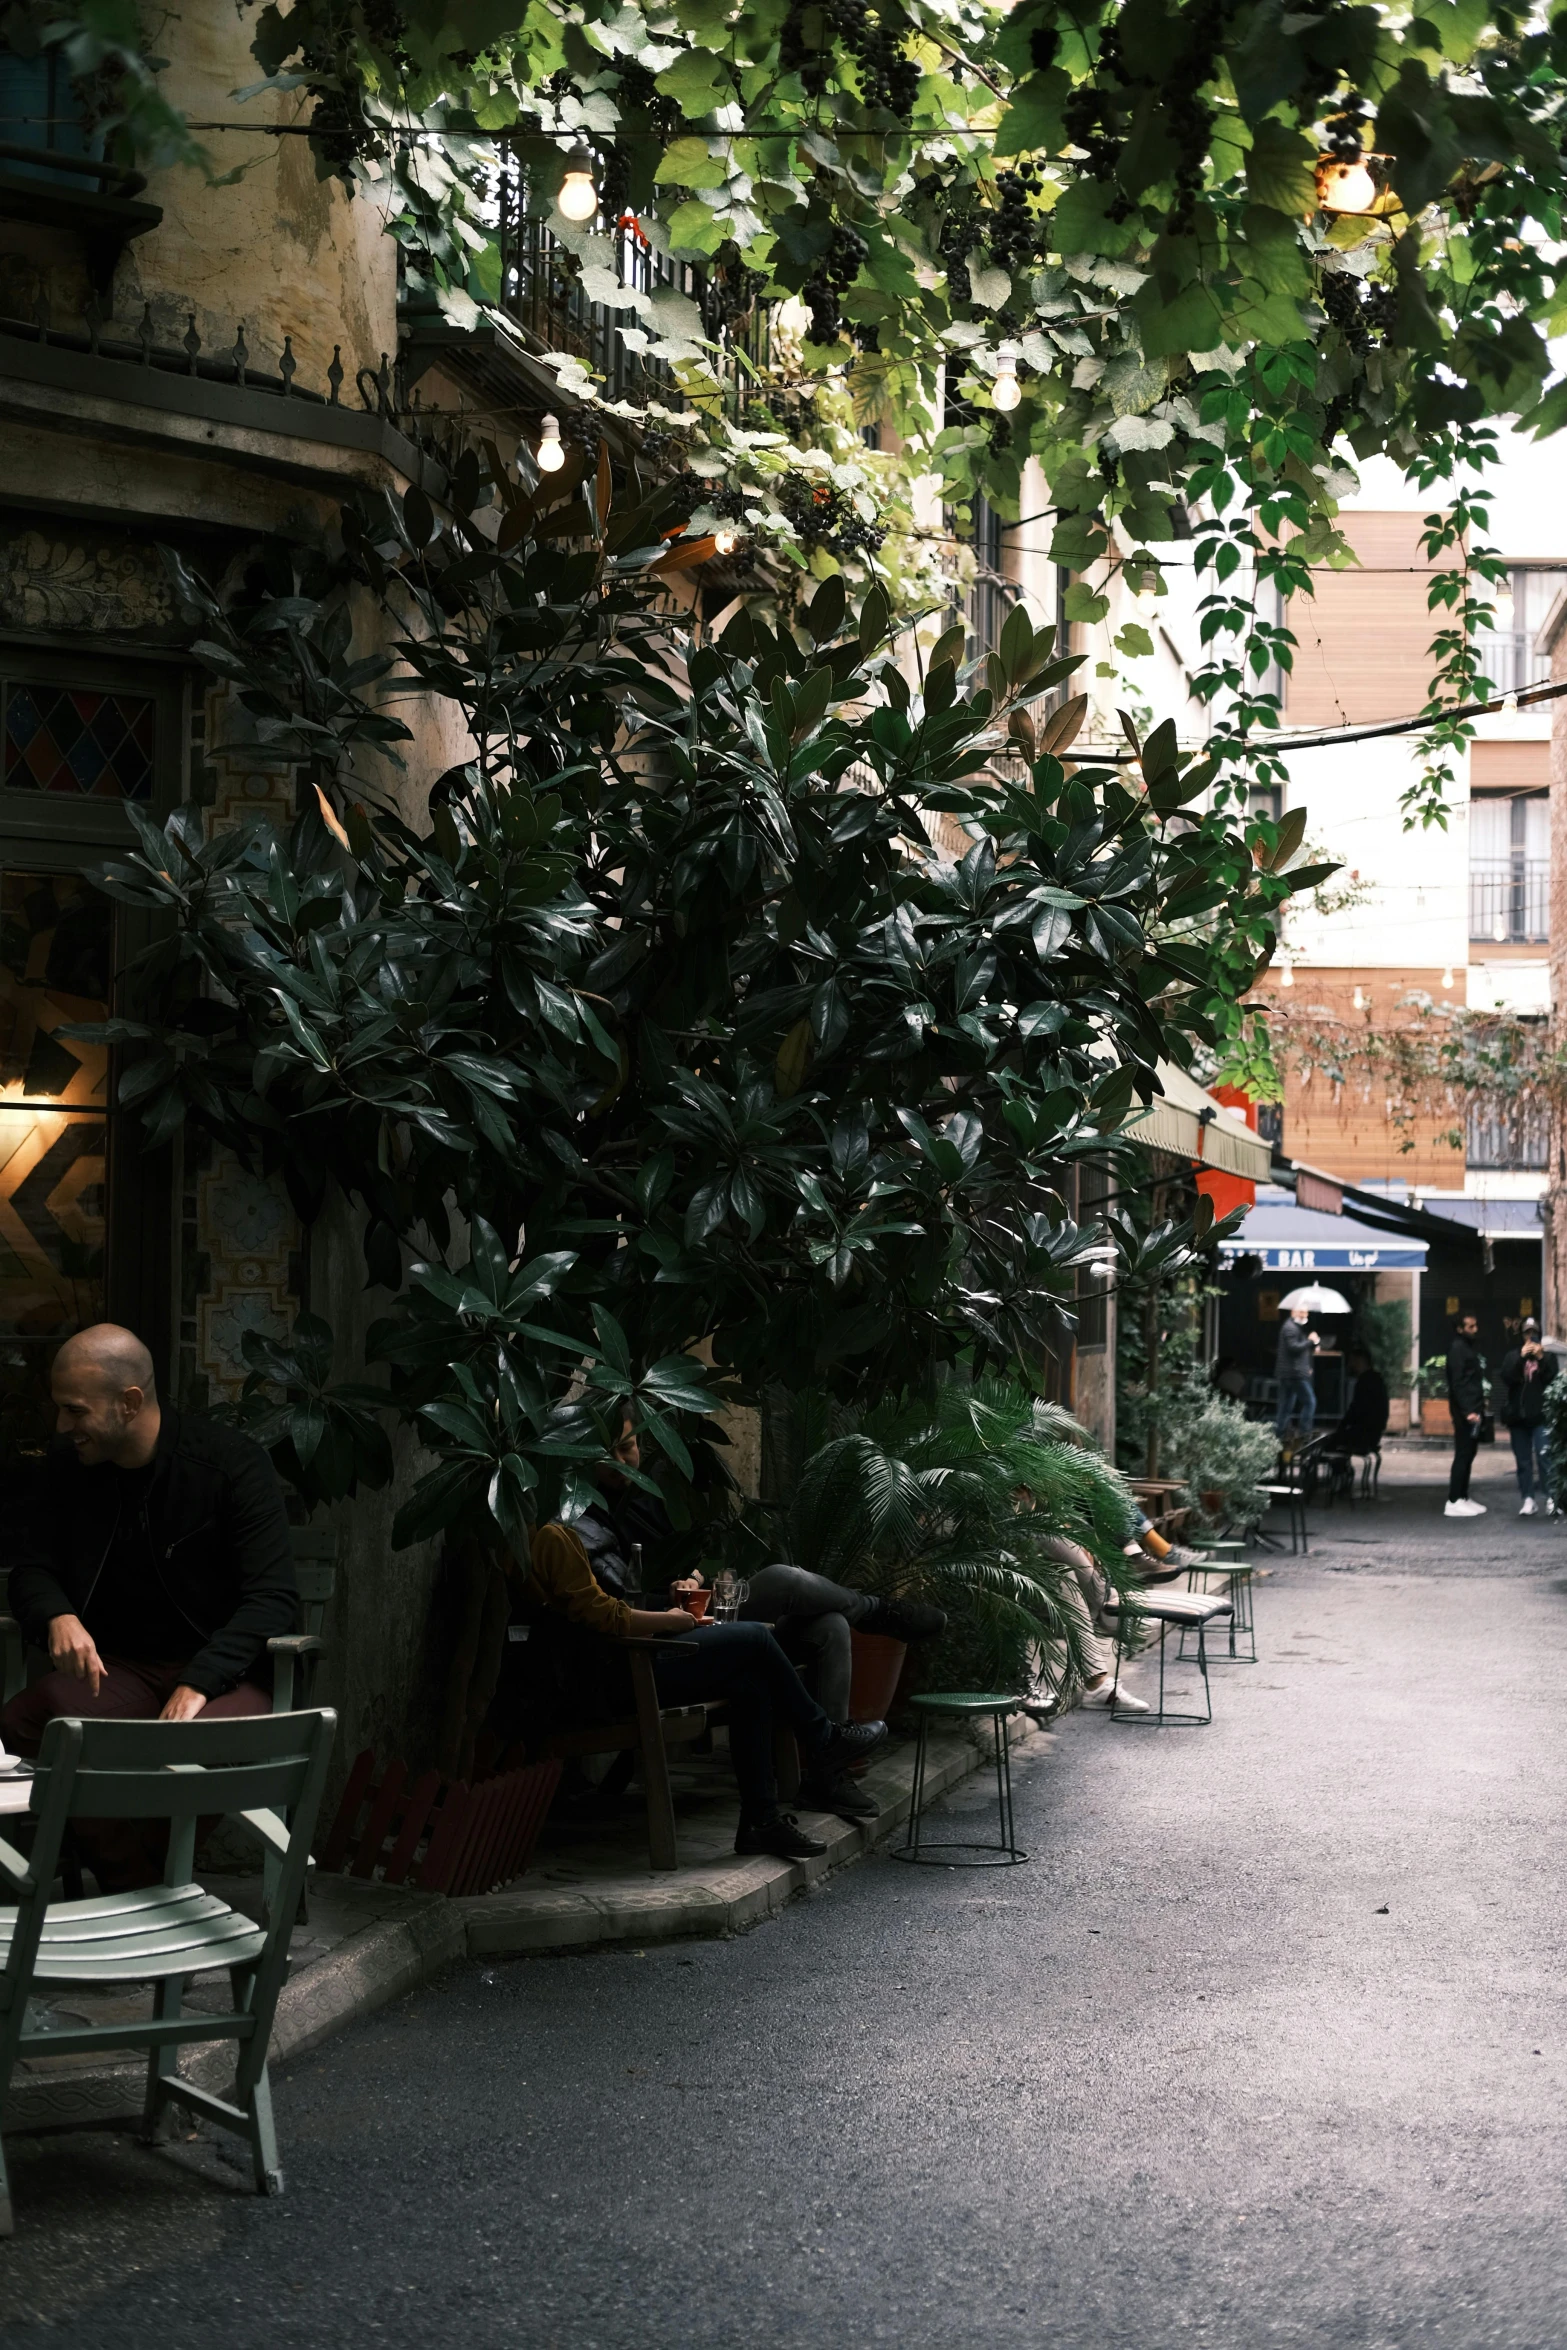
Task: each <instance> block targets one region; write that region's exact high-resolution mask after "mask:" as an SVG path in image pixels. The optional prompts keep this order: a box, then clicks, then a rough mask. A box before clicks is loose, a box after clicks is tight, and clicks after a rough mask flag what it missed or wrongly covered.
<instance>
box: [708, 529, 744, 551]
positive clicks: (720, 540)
mask: <svg viewBox="0 0 1567 2350" xmlns="http://www.w3.org/2000/svg"><path fill="white" fill-rule="evenodd" d="M739 544H740V533H739V532H738V531H737V530H730V529H729V528H728V526H727V525H725V526H724V527H723V528H721V529H719V530H715V531H714V533H713V552H714V554H715V555H732V554H733V553H734V551H735V549H736V547H738V545H739Z"/></svg>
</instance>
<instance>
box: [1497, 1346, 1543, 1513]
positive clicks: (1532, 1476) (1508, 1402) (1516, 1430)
mask: <svg viewBox="0 0 1567 2350" xmlns="http://www.w3.org/2000/svg"><path fill="white" fill-rule="evenodd" d="M1555 1376H1556V1357H1555V1356H1554V1355H1549V1354H1547V1353H1546V1351H1545V1349H1544V1347H1543V1346H1542V1345H1541V1344H1540V1325H1539V1323H1538V1322H1537V1321H1535V1319H1534V1317H1533V1316H1532V1315H1530V1317H1529V1318H1528V1320H1527V1321H1526V1322H1525V1323H1524V1326H1523V1335H1522V1338H1521V1340H1520V1343H1519V1344H1518V1345H1517V1346H1515V1347H1514V1348H1513V1350H1512V1352H1511V1353H1510V1354H1506V1355H1504V1356H1503V1357H1502V1372H1501V1378H1502V1417H1503V1419H1504V1420H1505V1421H1506V1422H1507V1433H1508V1435H1509V1436H1510V1437H1511V1439H1512V1447H1513V1461H1514V1465H1515V1466H1516V1468H1517V1471H1518V1491H1519V1493H1520V1494H1521V1496H1522V1507H1521V1508H1520V1509H1519V1512H1518V1515H1519V1516H1520V1518H1532V1517H1533V1516H1534V1514H1535V1512H1536V1510H1537V1509H1538V1507H1539V1504H1540V1502H1541V1501H1543V1502H1544V1504H1545V1514H1546V1516H1547V1517H1554V1516H1555V1514H1556V1505H1555V1503H1554V1502H1553V1501H1552V1500H1551V1496H1550V1481H1549V1478H1548V1476H1547V1474H1546V1444H1547V1437H1546V1427H1545V1391H1546V1389H1547V1388H1548V1387H1549V1386H1550V1384H1551V1381H1552V1380H1553V1379H1554V1378H1555ZM1537 1487H1538V1489H1539V1494H1538V1499H1536V1488H1537Z"/></svg>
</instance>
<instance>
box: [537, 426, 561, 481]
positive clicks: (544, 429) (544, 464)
mask: <svg viewBox="0 0 1567 2350" xmlns="http://www.w3.org/2000/svg"><path fill="white" fill-rule="evenodd" d="M538 459H539V471H540V472H541V473H559V471H560V469H561V467H562V466H563V465H564V464H565V462H566V452H565V450H564V449H563V448H562V446H561V438H560V418H559V417H558V416H546V417H543V418H542V419H541V420H540V424H539V447H538Z"/></svg>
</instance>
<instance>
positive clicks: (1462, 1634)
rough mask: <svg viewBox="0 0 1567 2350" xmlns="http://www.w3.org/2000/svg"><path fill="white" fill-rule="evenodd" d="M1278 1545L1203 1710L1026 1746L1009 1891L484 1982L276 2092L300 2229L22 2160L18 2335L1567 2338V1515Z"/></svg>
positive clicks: (232, 2177)
mask: <svg viewBox="0 0 1567 2350" xmlns="http://www.w3.org/2000/svg"><path fill="white" fill-rule="evenodd" d="M1441 1467H1442V1462H1441V1459H1440V1457H1439V1456H1438V1457H1436V1458H1435V1459H1434V1460H1432V1461H1431V1463H1430V1466H1429V1467H1428V1469H1427V1471H1426V1475H1427V1477H1428V1478H1430V1477H1432V1476H1434V1474H1435V1472H1436V1471H1439V1470H1440V1469H1441ZM1498 1482H1500V1481H1498ZM1482 1490H1484V1489H1483V1488H1482ZM1498 1499H1499V1500H1503V1499H1505V1484H1502V1485H1501V1490H1500V1492H1499V1494H1498ZM1270 1567H1271V1572H1270V1574H1269V1576H1268V1579H1267V1580H1266V1581H1265V1582H1263V1583H1262V1585H1261V1587H1260V1590H1259V1594H1258V1609H1257V1618H1258V1634H1259V1645H1260V1651H1261V1658H1262V1661H1261V1663H1260V1664H1258V1665H1256V1666H1251V1665H1241V1664H1237V1665H1229V1664H1224V1665H1219V1666H1216V1667H1215V1673H1214V1680H1215V1720H1214V1725H1213V1727H1212V1729H1211V1730H1167V1731H1163V1732H1161V1731H1157V1730H1153V1729H1149V1728H1147V1727H1134V1726H1126V1727H1117V1726H1115V1725H1114V1724H1112V1723H1110V1722H1108V1721H1107V1720H1106V1719H1105V1718H1104V1716H1103V1715H1102V1714H1098V1715H1095V1714H1089V1713H1079V1714H1074V1715H1072V1716H1071V1717H1070V1718H1069V1719H1068V1720H1067V1721H1066V1722H1065V1723H1063V1725H1062V1727H1061V1729H1060V1731H1059V1732H1058V1733H1057V1734H1056V1735H1054V1736H1052V1737H1051V1738H1049V1739H1044V1740H1040V1741H1039V1742H1038V1743H1037V1745H1036V1746H1035V1747H1034V1748H1033V1750H1032V1751H1031V1753H1030V1756H1029V1758H1028V1759H1027V1760H1026V1761H1025V1762H1023V1763H1022V1764H1021V1765H1020V1768H1019V1771H1018V1774H1017V1776H1018V1786H1019V1818H1018V1826H1019V1833H1020V1836H1021V1839H1022V1842H1023V1844H1024V1846H1025V1848H1026V1849H1027V1851H1028V1853H1029V1862H1028V1865H1027V1866H1026V1867H1023V1868H1019V1869H1013V1870H1007V1871H996V1872H992V1873H985V1874H978V1873H976V1874H967V1873H964V1874H960V1873H958V1872H956V1871H948V1870H945V1869H912V1868H901V1867H895V1866H892V1865H890V1864H889V1863H888V1862H887V1861H886V1860H885V1859H883V1858H880V1857H878V1856H876V1855H872V1856H870V1857H869V1858H868V1859H867V1860H866V1862H865V1863H864V1865H862V1866H859V1867H856V1868H853V1869H848V1870H844V1871H842V1872H841V1873H840V1874H838V1875H837V1876H836V1877H834V1878H832V1879H831V1880H829V1882H828V1883H827V1884H826V1885H824V1886H822V1887H820V1888H818V1889H817V1890H816V1892H815V1895H814V1897H813V1898H811V1899H809V1900H804V1901H798V1902H795V1903H793V1904H791V1906H790V1907H789V1908H788V1909H787V1910H786V1911H785V1912H784V1914H783V1915H782V1916H781V1917H780V1918H779V1919H778V1920H777V1922H776V1924H775V1925H774V1926H773V1927H772V1928H771V1930H770V1931H769V1932H767V1933H766V1934H751V1935H745V1936H740V1937H737V1938H731V1939H727V1940H725V1939H708V1940H689V1939H688V1940H684V1941H678V1942H663V1943H660V1942H656V1941H647V1942H642V1941H637V1942H619V1943H613V1944H609V1945H606V1946H604V1947H601V1948H599V1949H596V1950H590V1951H588V1952H585V1953H582V1954H567V1955H561V1956H557V1957H554V1958H551V1959H549V1960H548V1961H547V1962H545V1963H542V1964H541V1963H530V1964H527V1965H521V1964H517V1965H508V1964H503V1963H499V1962H497V1961H495V1960H493V1959H485V1960H482V1961H465V1962H462V1963H459V1964H457V1965H455V1966H452V1967H450V1968H448V1969H447V1970H446V1971H445V1972H444V1973H443V1974H442V1976H441V1977H440V1979H439V1980H438V1981H437V1982H434V1983H429V1984H426V1985H424V1986H423V1987H422V1988H421V1989H419V1990H417V1991H415V1992H414V1993H413V1994H412V1995H411V1996H409V1997H407V1998H405V1999H401V2000H398V2001H396V2002H394V2003H392V2004H391V2005H389V2006H386V2007H384V2008H383V2009H382V2010H381V2012H380V2013H379V2014H378V2015H376V2016H373V2017H372V2018H371V2019H370V2020H369V2021H368V2023H366V2024H365V2026H364V2027H363V2028H362V2029H360V2030H357V2031H354V2032H351V2033H345V2034H342V2035H341V2036H339V2037H337V2038H335V2039H333V2040H331V2041H330V2042H328V2043H327V2044H326V2045H324V2046H322V2047H320V2048H319V2049H317V2050H316V2052H315V2053H314V2054H313V2055H311V2056H308V2057H307V2058H305V2059H304V2060H303V2061H302V2062H296V2063H293V2064H285V2065H284V2066H282V2067H281V2068H280V2069H279V2074H278V2078H277V2083H276V2091H275V2094H276V2101H277V2109H278V2130H279V2139H280V2144H281V2149H282V2155H283V2161H284V2165H285V2169H286V2172H287V2177H288V2192H287V2194H286V2195H285V2196H284V2197H283V2198H282V2199H281V2200H280V2201H275V2202H267V2203H263V2202H260V2201H258V2200H257V2199H255V2198H254V2197H252V2196H250V2195H248V2194H246V2193H245V2192H244V2187H243V2180H242V2179H241V2177H240V2175H239V2174H238V2173H237V2172H236V2171H235V2170H233V2169H232V2168H226V2167H225V2165H224V2164H223V2162H222V2160H221V2157H220V2156H219V2154H218V2153H217V2151H216V2150H215V2148H214V2146H213V2144H212V2142H211V2141H210V2140H206V2139H201V2140H199V2141H193V2142H189V2143H183V2144H181V2145H179V2146H177V2147H175V2148H174V2149H172V2150H170V2151H168V2152H165V2153H159V2154H156V2155H155V2154H151V2153H148V2152H146V2151H145V2150H143V2149H141V2148H139V2147H137V2146H135V2145H134V2144H130V2143H128V2142H126V2141H123V2140H119V2141H116V2140H114V2139H105V2138H98V2139H93V2138H89V2137H87V2136H85V2135H84V2136H79V2137H66V2138H61V2139H56V2140H53V2141H49V2140H42V2141H35V2142H32V2143H31V2144H29V2143H28V2142H26V2141H20V2142H19V2143H18V2145H17V2148H16V2153H15V2158H14V2171H15V2179H16V2194H17V2205H18V2212H19V2225H18V2234H17V2236H16V2239H15V2241H14V2243H12V2244H10V2245H8V2246H5V2247H3V2248H0V2275H3V2276H4V2279H5V2284H6V2288H7V2300H6V2304H5V2323H4V2338H5V2350H102V2346H104V2345H108V2346H110V2350H210V2345H211V2344H212V2343H213V2342H214V2341H216V2342H220V2343H221V2344H222V2345H223V2350H365V2346H366V2345H367V2344H385V2345H386V2346H387V2350H689V2346H690V2345H700V2350H862V2346H865V2350H872V2346H881V2345H885V2346H886V2350H1106V2345H1110V2344H1121V2343H1126V2344H1135V2345H1138V2346H1139V2350H1183V2346H1184V2345H1188V2344H1190V2345H1192V2346H1193V2350H1196V2346H1198V2345H1201V2346H1202V2350H1560V2346H1561V2344H1562V2342H1563V2340H1564V2338H1567V2327H1564V2323H1563V2318H1562V2311H1563V2308H1564V2307H1567V2237H1564V2233H1563V2229H1562V2224H1561V2177H1562V2172H1563V2169H1564V2167H1567V2118H1564V2117H1567V1938H1564V1928H1563V1919H1562V1905H1561V1899H1560V1888H1559V1883H1558V1879H1559V1874H1560V1872H1559V1868H1558V1866H1557V1862H1556V1853H1557V1849H1558V1846H1559V1843H1560V1835H1561V1823H1562V1817H1563V1810H1564V1806H1567V1744H1564V1741H1563V1738H1562V1732H1561V1722H1562V1702H1563V1701H1562V1691H1563V1687H1564V1684H1567V1533H1564V1532H1562V1531H1558V1530H1557V1529H1555V1528H1554V1527H1551V1526H1545V1525H1536V1524H1534V1523H1532V1522H1530V1521H1525V1522H1524V1523H1523V1524H1522V1525H1520V1524H1519V1522H1518V1521H1517V1519H1516V1518H1515V1517H1514V1516H1513V1515H1512V1514H1511V1512H1510V1510H1509V1512H1508V1513H1507V1514H1505V1515H1504V1514H1503V1511H1502V1510H1501V1509H1500V1508H1497V1509H1494V1510H1493V1511H1492V1513H1491V1514H1490V1515H1489V1516H1488V1517H1486V1518H1484V1519H1476V1520H1470V1521H1444V1520H1443V1519H1442V1517H1441V1495H1440V1491H1439V1490H1437V1489H1436V1487H1435V1486H1434V1485H1431V1484H1427V1485H1425V1486H1421V1485H1419V1484H1407V1485H1402V1486H1401V1488H1400V1490H1398V1491H1397V1492H1396V1493H1390V1494H1389V1496H1388V1498H1387V1499H1385V1500H1384V1502H1383V1503H1382V1504H1380V1505H1379V1506H1378V1507H1377V1508H1375V1509H1366V1510H1359V1511H1356V1512H1355V1513H1353V1516H1351V1515H1350V1514H1349V1513H1347V1512H1343V1511H1339V1512H1335V1513H1331V1514H1330V1513H1322V1512H1318V1513H1314V1517H1313V1541H1312V1549H1311V1552H1310V1554H1309V1556H1308V1557H1307V1558H1305V1559H1296V1560H1293V1561H1292V1560H1290V1559H1288V1558H1285V1559H1282V1560H1280V1559H1274V1560H1272V1561H1271V1562H1270ZM985 1800H986V1789H985V1785H984V1782H983V1780H982V1779H980V1778H978V1777H976V1778H973V1779H971V1780H970V1781H969V1782H968V1783H967V1784H966V1785H965V1786H962V1787H960V1788H958V1789H957V1790H955V1791H954V1794H953V1795H952V1797H951V1798H950V1799H949V1802H948V1805H947V1810H948V1815H949V1817H951V1818H953V1819H954V1821H955V1822H956V1821H964V1822H970V1823H973V1824H974V1826H975V1827H976V1828H977V1827H978V1823H979V1821H980V1820H981V1818H982V1817H983V1810H982V1807H983V1805H984V1803H985ZM950 1832H952V1833H955V1834H962V1833H964V1829H963V1828H962V1827H960V1826H956V1825H955V1826H954V1828H953V1829H952V1830H951V1831H950Z"/></svg>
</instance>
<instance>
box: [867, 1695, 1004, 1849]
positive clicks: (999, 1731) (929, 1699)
mask: <svg viewBox="0 0 1567 2350" xmlns="http://www.w3.org/2000/svg"><path fill="white" fill-rule="evenodd" d="M909 1702H910V1704H911V1705H913V1706H915V1707H916V1708H917V1709H918V1712H919V1717H920V1736H919V1745H918V1747H917V1748H916V1750H915V1755H914V1786H913V1789H912V1791H911V1793H910V1796H909V1841H908V1843H907V1844H903V1845H900V1846H899V1847H898V1849H897V1851H896V1852H894V1853H893V1854H891V1855H890V1857H891V1858H892V1859H893V1860H908V1861H916V1862H919V1863H922V1864H923V1865H924V1866H925V1867H926V1868H943V1867H944V1868H969V1869H1012V1868H1016V1867H1017V1866H1018V1864H1019V1863H1020V1862H1022V1861H1025V1860H1027V1858H1028V1854H1027V1853H1026V1852H1020V1851H1019V1850H1018V1848H1017V1842H1016V1835H1015V1831H1014V1828H1013V1822H1012V1755H1011V1748H1010V1744H1009V1740H1010V1736H1011V1733H1010V1730H1009V1727H1008V1725H1009V1723H1010V1722H1011V1719H1012V1717H1013V1715H1014V1714H1019V1713H1021V1712H1022V1710H1023V1700H1022V1699H1021V1697H1001V1696H998V1695H997V1694H996V1693H995V1692H994V1691H977V1690H972V1689H950V1690H949V1689H943V1690H933V1691H931V1692H930V1693H929V1694H928V1695H925V1696H922V1697H914V1698H911V1699H910V1700H909ZM971 1714H989V1715H990V1716H991V1721H992V1727H993V1728H994V1730H995V1734H996V1804H997V1809H998V1811H999V1814H1000V1823H999V1824H1000V1833H1001V1841H1000V1843H999V1844H975V1843H971V1842H962V1841H953V1840H950V1839H949V1840H947V1841H945V1842H941V1843H928V1842H927V1841H926V1840H925V1839H924V1838H923V1837H922V1836H921V1834H920V1826H921V1815H922V1813H923V1811H924V1808H925V1748H926V1742H927V1738H928V1735H929V1731H930V1725H931V1720H932V1717H936V1718H940V1717H941V1716H942V1715H947V1716H949V1717H958V1718H966V1717H967V1716H969V1715H971ZM949 1852H977V1853H988V1854H990V1855H992V1857H991V1858H990V1859H988V1860H983V1859H982V1860H966V1861H949V1860H944V1859H938V1858H937V1855H938V1854H946V1853H949Z"/></svg>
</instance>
